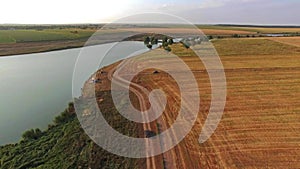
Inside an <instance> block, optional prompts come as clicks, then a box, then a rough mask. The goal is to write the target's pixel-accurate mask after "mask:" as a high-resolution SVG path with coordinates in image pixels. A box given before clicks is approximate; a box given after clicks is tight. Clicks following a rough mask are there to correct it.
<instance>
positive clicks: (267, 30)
mask: <svg viewBox="0 0 300 169" xmlns="http://www.w3.org/2000/svg"><path fill="white" fill-rule="evenodd" d="M230 29H238V30H246V31H254V32H260V33H294V32H300V28H264V27H230Z"/></svg>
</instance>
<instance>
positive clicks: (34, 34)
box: [0, 29, 95, 43]
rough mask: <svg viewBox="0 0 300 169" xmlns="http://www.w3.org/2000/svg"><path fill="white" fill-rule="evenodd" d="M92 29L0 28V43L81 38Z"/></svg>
mask: <svg viewBox="0 0 300 169" xmlns="http://www.w3.org/2000/svg"><path fill="white" fill-rule="evenodd" d="M94 31H95V30H89V29H88V30H83V29H45V30H32V29H31V30H0V43H19V42H40V41H58V40H74V39H82V38H88V37H89V36H91V35H92V34H93V33H94Z"/></svg>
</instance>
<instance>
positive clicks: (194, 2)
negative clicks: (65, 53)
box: [0, 0, 300, 25]
mask: <svg viewBox="0 0 300 169" xmlns="http://www.w3.org/2000/svg"><path fill="white" fill-rule="evenodd" d="M142 12H163V13H169V14H173V15H177V16H180V17H183V18H185V19H187V20H189V21H190V22H193V23H199V24H217V23H223V24H262V25H266V24H273V25H274V24H275V25H282V24H284V25H300V19H299V16H300V15H299V14H300V0H181V1H179V0H127V1H125V0H105V1H102V0H84V1H75V0H73V1H71V0H1V6H0V23H1V24H3V23H19V24H70V23H107V22H112V21H114V20H115V19H118V18H121V17H124V16H128V15H132V14H138V13H142Z"/></svg>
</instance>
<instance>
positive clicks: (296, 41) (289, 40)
mask: <svg viewBox="0 0 300 169" xmlns="http://www.w3.org/2000/svg"><path fill="white" fill-rule="evenodd" d="M269 39H270V40H273V41H276V42H280V43H284V44H288V45H292V46H297V47H300V37H278V38H269Z"/></svg>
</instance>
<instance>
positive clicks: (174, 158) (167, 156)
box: [108, 67, 184, 168]
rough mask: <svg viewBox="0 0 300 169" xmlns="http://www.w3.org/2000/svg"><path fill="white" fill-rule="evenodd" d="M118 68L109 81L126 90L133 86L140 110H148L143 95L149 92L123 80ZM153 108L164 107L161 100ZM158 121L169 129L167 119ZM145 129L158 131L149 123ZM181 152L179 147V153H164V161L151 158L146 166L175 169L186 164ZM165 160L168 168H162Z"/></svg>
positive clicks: (113, 70)
mask: <svg viewBox="0 0 300 169" xmlns="http://www.w3.org/2000/svg"><path fill="white" fill-rule="evenodd" d="M116 68H117V67H114V68H113V69H111V70H110V71H109V72H108V79H109V80H110V81H112V78H114V81H115V82H116V83H117V85H119V86H121V87H124V88H126V87H128V86H129V85H130V86H131V87H130V91H132V92H133V93H134V94H135V95H136V96H137V97H138V100H139V103H140V109H141V110H146V109H147V100H148V99H147V98H144V96H143V94H145V95H146V96H149V91H148V90H147V89H145V88H143V87H142V86H140V85H138V84H136V83H133V82H129V81H127V80H125V79H123V78H122V77H121V76H119V74H118V73H115V71H116ZM140 91H142V92H140ZM152 106H163V105H160V101H159V100H154V101H153V102H152ZM143 118H145V120H148V116H143ZM158 121H159V122H160V124H161V126H162V128H163V129H167V128H168V126H167V119H166V118H165V117H162V118H160V119H159V120H158ZM143 128H144V130H145V131H146V130H150V131H155V130H156V127H155V126H152V125H150V124H149V123H143ZM172 135H173V136H174V135H175V134H174V131H172ZM162 144H163V143H162ZM146 146H147V144H146ZM150 149H151V147H146V150H150ZM181 152H182V150H181V148H180V147H179V148H178V151H175V150H171V151H170V152H167V153H164V154H163V155H162V156H163V159H161V158H158V157H159V156H158V157H149V158H147V159H146V166H147V168H161V167H167V166H168V168H174V167H176V166H178V164H177V163H178V162H179V161H181V163H183V162H184V159H183V157H182V154H181ZM178 159H181V160H179V161H178ZM163 160H165V161H166V162H167V166H162V165H164V164H163ZM183 166H184V165H183Z"/></svg>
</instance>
